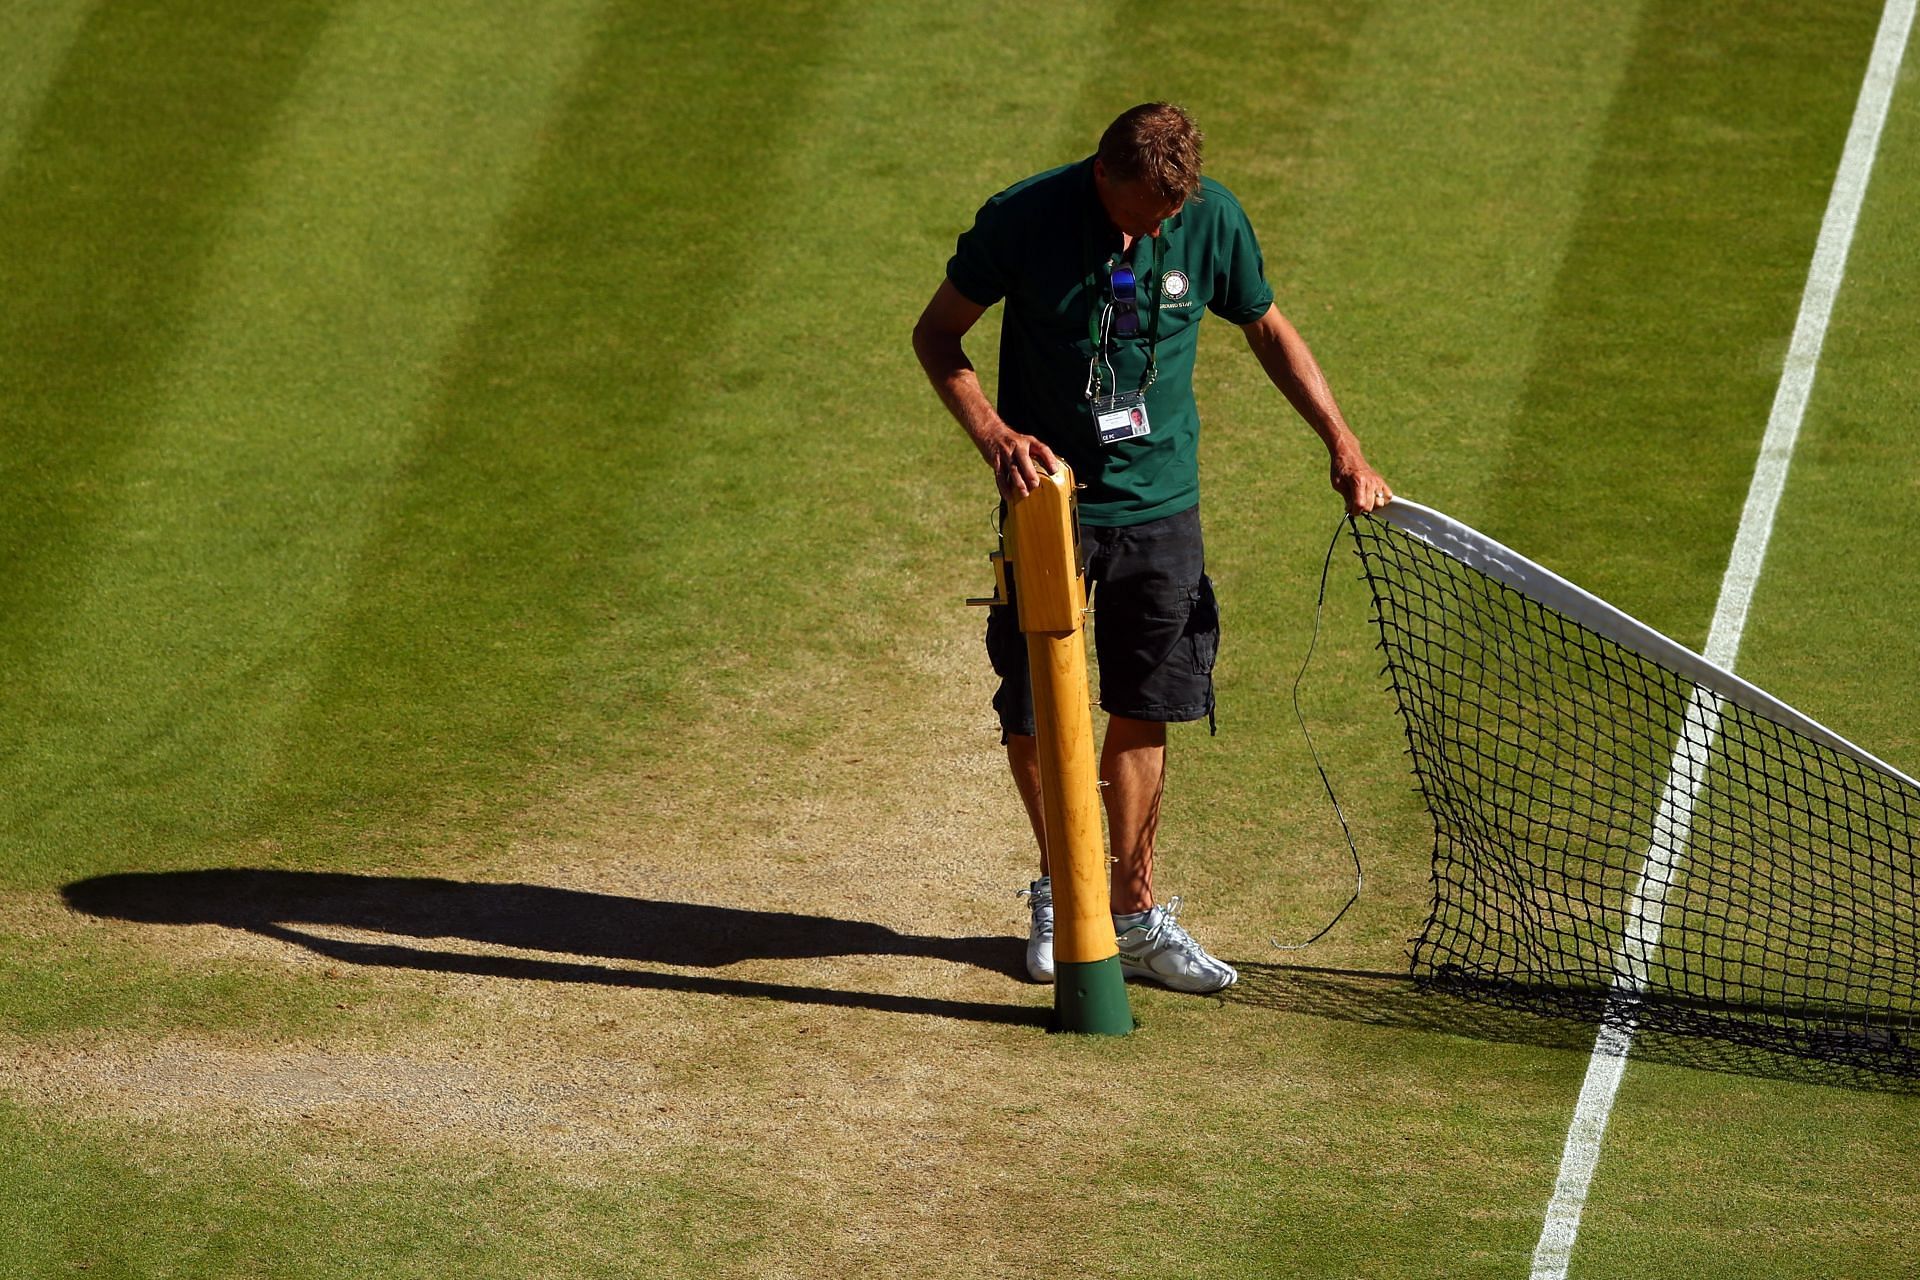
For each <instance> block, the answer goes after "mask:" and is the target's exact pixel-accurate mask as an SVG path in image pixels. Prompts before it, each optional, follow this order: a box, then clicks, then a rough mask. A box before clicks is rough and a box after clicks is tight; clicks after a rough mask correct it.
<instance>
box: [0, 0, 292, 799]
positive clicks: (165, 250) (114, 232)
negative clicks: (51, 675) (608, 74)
mask: <svg viewBox="0 0 1920 1280" xmlns="http://www.w3.org/2000/svg"><path fill="white" fill-rule="evenodd" d="M328 12H329V9H328V6H326V5H324V4H299V3H290V4H286V5H282V6H278V7H276V8H274V9H272V10H262V9H261V8H260V6H258V5H256V4H253V3H249V2H244V0H205V2H202V0H192V2H191V3H184V2H183V3H161V4H153V5H114V4H102V5H99V6H97V7H95V8H94V9H93V10H92V11H91V12H90V13H89V14H88V16H87V20H86V22H85V24H84V25H83V26H82V28H81V30H80V31H79V33H78V34H77V36H75V38H74V39H73V40H72V42H71V44H70V46H69V49H68V52H67V56H66V59H65V62H64V63H63V64H62V65H61V67H60V70H59V73H58V75H56V76H55V77H54V78H53V80H52V83H51V84H50V86H49V87H48V88H47V89H46V91H45V93H44V94H42V95H41V97H40V105H39V111H38V114H37V115H36V116H35V118H34V120H33V124H32V126H31V127H30V128H29V129H28V130H27V132H26V134H25V136H24V138H23V139H22V140H21V142H20V144H19V147H18V151H17V153H16V156H15V160H14V163H13V165H12V166H11V168H10V169H9V170H8V171H7V172H6V174H5V176H4V180H3V181H0V228H4V229H5V232H6V246H5V252H4V254H0V299H4V305H0V404H4V405H5V406H6V410H5V413H6V416H5V418H4V419H3V420H0V489H4V491H5V493H6V495H7V501H6V503H5V505H4V507H0V664H3V665H4V666H5V668H6V669H7V670H8V672H9V673H10V675H11V677H12V678H11V679H10V680H9V681H8V682H6V683H5V684H0V720H4V721H5V722H6V723H8V724H11V725H28V726H31V725H32V724H34V723H35V722H36V720H37V719H38V714H37V713H36V712H35V711H34V710H33V709H32V708H31V707H23V706H22V705H21V704H20V702H19V697H20V694H21V690H22V689H23V688H24V687H25V685H26V683H27V680H28V677H29V673H30V671H31V669H32V665H33V664H34V663H35V662H36V661H37V660H38V659H39V658H40V657H42V656H43V655H44V654H45V653H46V651H47V648H48V641H49V640H50V639H51V638H52V637H53V636H55V635H58V634H60V624H61V622H62V620H63V619H64V618H65V617H66V616H67V615H68V613H69V612H70V607H71V605H72V603H73V601H74V599H75V592H74V589H73V579H74V576H75V575H76V573H78V572H79V567H80V566H81V565H82V564H84V563H85V558H86V550H85V548H86V545H87V538H88V536H89V534H90V531H91V530H92V528H93V527H94V526H95V525H97V524H98V523H99V522H101V521H103V520H106V519H109V518H111V515H112V512H113V504H114V500H115V498H116V497H117V495H116V494H114V493H112V492H110V491H105V490H102V489H101V488H100V486H99V485H98V484H97V482H96V478H97V477H98V476H100V475H101V474H103V473H104V472H106V471H107V470H109V469H110V468H111V467H112V465H113V462H114V460H115V459H116V458H117V457H119V456H120V455H121V454H122V453H123V452H124V451H125V450H126V449H127V448H128V447H129V446H130V445H131V444H132V442H133V441H134V440H136V439H137V438H138V437H139V435H140V433H141V431H142V430H143V429H144V427H145V424H146V421H147V418H148V416H149V415H150V414H151V413H152V412H153V409H154V407H155V398H156V394H157V391H156V385H157V380H158V379H159V377H160V376H161V374H162V372H163V370H164V369H165V367H166V365H167V363H168V361H169V360H171V359H172V358H173V356H174V353H175V351H176V349H177V347H178V345H179V344H180V343H181V342H182V341H184V340H185V338H186V336H187V328H188V325H189V322H190V316H191V312H192V306H193V301H194V297H195V293H196V290H197V289H198V288H199V286H200V276H201V272H202V269H203V267H204V264H205V262H206V260H207V257H208V255H209V253H210V251H211V249H212V246H213V245H214V243H215V241H216V240H217V237H218V234H219V233H218V228H219V226H220V223H221V220H222V218H223V217H224V216H225V214H226V212H227V210H228V208H229V207H230V205H231V203H232V202H233V201H234V200H236V199H238V198H239V197H240V195H241V191H242V184H243V182H244V179H245V175H246V171H247V165H248V164H249V162H250V161H251V160H252V158H253V156H254V154H255V152H256V150H257V149H258V148H259V147H260V146H261V145H262V144H263V143H264V141H265V140H266V138H267V137H268V136H269V135H270V133H271V131H272V128H273V125H274V122H275V121H276V120H277V118H278V114H279V109H280V104H281V102H282V101H283V99H284V98H285V96H286V94H287V92H288V91H289V89H290V88H291V86H292V84H293V81H294V78H295V77H296V75H297V74H298V72H299V69H300V67H301V65H302V64H303V63H304V62H305V61H306V59H307V57H308V56H309V53H310V52H311V49H312V46H313V44H314V42H315V40H317V39H318V36H319V33H320V30H321V28H322V27H323V26H324V25H325V22H326V19H327V16H328ZM23 736H24V735H10V736H9V737H8V739H7V740H6V741H5V742H4V743H0V763H5V762H11V761H13V760H16V759H18V758H19V753H20V751H21V749H22V746H23ZM7 790H9V791H17V790H18V788H7Z"/></svg>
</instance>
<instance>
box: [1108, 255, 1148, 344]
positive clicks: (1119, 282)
mask: <svg viewBox="0 0 1920 1280" xmlns="http://www.w3.org/2000/svg"><path fill="white" fill-rule="evenodd" d="M1107 280H1108V283H1109V284H1111V285H1112V286H1113V332H1114V335H1115V336H1116V337H1121V338H1131V337H1134V336H1136V335H1137V334H1138V333H1139V332H1140V303H1139V298H1138V296H1137V293H1136V290H1135V287H1134V278H1133V268H1132V267H1130V266H1128V265H1127V264H1126V263H1124V262H1116V263H1115V264H1114V265H1113V271H1112V273H1111V274H1110V275H1109V276H1108V277H1107Z"/></svg>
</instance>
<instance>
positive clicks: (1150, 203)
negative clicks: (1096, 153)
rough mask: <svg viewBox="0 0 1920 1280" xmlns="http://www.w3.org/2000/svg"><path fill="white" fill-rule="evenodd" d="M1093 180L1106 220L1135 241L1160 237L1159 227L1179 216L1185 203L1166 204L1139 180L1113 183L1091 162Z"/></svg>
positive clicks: (1103, 170)
mask: <svg viewBox="0 0 1920 1280" xmlns="http://www.w3.org/2000/svg"><path fill="white" fill-rule="evenodd" d="M1093 177H1094V188H1095V190H1097V191H1099V193H1100V203H1101V205H1102V206H1103V207H1105V209H1106V211H1107V218H1108V220H1109V221H1111V222H1112V223H1113V225H1114V226H1116V227H1118V228H1119V229H1120V230H1121V231H1122V232H1123V233H1125V234H1127V235H1130V236H1132V237H1134V238H1135V239H1144V238H1147V237H1151V236H1157V235H1159V234H1160V224H1161V223H1163V222H1165V221H1166V220H1167V219H1168V218H1171V217H1172V216H1173V215H1174V214H1176V213H1178V212H1180V207H1181V205H1182V203H1184V202H1183V201H1179V200H1176V201H1173V202H1172V203H1168V202H1167V199H1166V197H1165V196H1163V195H1161V194H1160V193H1159V192H1158V191H1155V190H1154V189H1153V187H1152V186H1150V185H1149V184H1147V183H1145V182H1142V181H1140V180H1139V179H1134V180H1133V181H1130V182H1115V181H1114V180H1113V179H1111V178H1109V177H1108V176H1107V170H1106V166H1105V165H1103V164H1101V163H1100V162H1099V161H1098V160H1095V161H1094V162H1093Z"/></svg>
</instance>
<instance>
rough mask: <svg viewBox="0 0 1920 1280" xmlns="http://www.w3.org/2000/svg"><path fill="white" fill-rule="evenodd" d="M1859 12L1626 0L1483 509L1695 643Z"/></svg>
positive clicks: (1784, 318) (1833, 135)
mask: <svg viewBox="0 0 1920 1280" xmlns="http://www.w3.org/2000/svg"><path fill="white" fill-rule="evenodd" d="M1877 13H1878V9H1877V7H1876V6H1873V5H1871V4H1867V3H1858V2H1857V3H1853V4H1848V5H1835V6H1825V7H1823V8H1822V9H1821V10H1820V11H1819V12H1817V13H1816V12H1814V11H1812V10H1809V9H1807V8H1806V7H1804V6H1801V5H1796V4H1793V3H1790V2H1789V0H1764V2H1763V3H1761V4H1760V5H1758V6H1757V7H1756V6H1755V5H1753V4H1735V3H1730V2H1728V0H1711V2H1710V3H1708V4H1705V5H1703V4H1701V3H1698V2H1696V0H1650V2H1649V3H1648V4H1647V5H1646V6H1645V8H1644V10H1643V18H1642V22H1641V26H1640V30H1639V31H1638V33H1637V35H1636V44H1635V51H1634V54H1633V58H1632V61H1631V63H1630V65H1629V67H1628V69H1627V73H1626V76H1625V78H1624V80H1623V82H1622V85H1621V89H1620V92H1619V93H1618V94H1617V95H1616V96H1615V99H1614V107H1613V110H1612V111H1611V113H1610V114H1609V117H1608V120H1607V122H1606V125H1605V133H1604V139H1603V142H1602V147H1601V152H1600V155H1599V158H1598V160H1597V162H1596V164H1595V165H1594V166H1593V168H1592V169H1591V171H1590V173H1589V179H1588V186H1587V190H1586V192H1585V195H1584V198H1583V208H1582V213H1581V216H1580V220H1579V224H1578V226H1577V229H1576V232H1575V237H1574V241H1573V244H1572V246H1571V248H1570V251H1569V253H1568V255H1567V257H1566V259H1565V261H1564V262H1563V264H1562V266H1561V270H1560V272H1559V275H1558V278H1557V279H1556V281H1555V294H1554V301H1553V305H1552V307H1551V309H1550V311H1549V313H1548V315H1547V316H1546V319H1545V323H1544V325H1543V327H1542V330H1541V333H1540V337H1539V340H1538V345H1537V348H1536V360H1535V364H1534V367H1533V369H1532V370H1531V371H1530V373H1529V377H1528V385H1527V391H1526V395H1525V397H1524V399H1523V401H1522V403H1521V407H1520V410H1519V412H1518V414H1517V415H1516V417H1515V420H1514V423H1513V428H1512V434H1511V437H1510V445H1509V451H1508V455H1507V457H1506V459H1505V460H1504V463H1503V465H1502V466H1501V468H1500V470H1499V472H1498V475H1499V487H1498V489H1497V491H1496V492H1497V501H1498V504H1499V505H1498V507H1497V508H1495V509H1494V510H1492V511H1490V512H1489V513H1488V520H1487V523H1485V524H1483V525H1482V527H1483V528H1486V529H1487V530H1488V532H1489V533H1491V534H1492V535H1494V536H1496V537H1498V538H1500V540H1501V541H1503V542H1506V543H1507V544H1509V545H1511V546H1514V547H1516V548H1519V549H1520V550H1522V551H1525V552H1526V553H1527V554H1529V555H1531V556H1533V557H1534V558H1535V559H1537V560H1539V561H1540V562H1541V563H1543V564H1545V565H1547V566H1548V567H1549V568H1555V569H1558V570H1560V571H1562V572H1565V573H1567V574H1568V576H1569V577H1571V578H1573V579H1574V580H1576V581H1578V582H1580V583H1581V585H1582V586H1584V587H1586V588H1587V589H1589V590H1591V591H1593V592H1594V593H1595V594H1596V595H1599V596H1601V597H1602V598H1604V599H1607V600H1610V601H1613V602H1614V603H1616V604H1618V605H1620V606H1621V607H1622V608H1624V609H1626V610H1627V612H1629V613H1631V614H1633V615H1634V616H1635V617H1638V618H1641V619H1643V620H1645V621H1646V622H1648V623H1649V624H1650V625H1652V626H1654V627H1655V628H1657V629H1658V630H1661V631H1664V632H1666V633H1667V634H1669V635H1672V636H1675V637H1676V638H1678V639H1680V640H1681V641H1682V642H1684V643H1687V644H1689V645H1691V646H1693V647H1696V648H1697V647H1699V645H1700V643H1701V642H1702V640H1703V638H1704V636H1705V632H1706V626H1707V622H1708V616H1709V609H1708V607H1707V603H1706V602H1707V601H1708V600H1709V599H1710V598H1711V597H1710V584H1712V583H1716V582H1718V581H1719V578H1720V575H1721V573H1722V572H1723V570H1724V569H1725V566H1726V552H1727V548H1728V546H1729V545H1730V544H1731V542H1732V539H1733V536H1734V530H1735V526H1736V525H1737V523H1738V515H1739V510H1740V503H1741V497H1742V495H1743V494H1744V493H1745V491H1746V488H1747V484H1748V480H1749V478H1750V476H1751V474H1752V465H1753V458H1754V450H1755V445H1756V441H1755V439H1754V437H1753V435H1752V432H1751V424H1753V423H1755V422H1764V421H1765V420H1766V416H1767V405H1768V403H1769V402H1770V401H1771V399H1772V396H1773V393H1774V387H1775V384H1776V382H1777V380H1778V376H1779V371H1780V360H1781V355H1782V353H1783V351H1784V349H1785V346H1786V342H1787V338H1788V334H1789V332H1790V330H1791V326H1792V318H1793V314H1794V307H1795V305H1796V303H1797V300H1798V296H1799V290H1800V287H1801V285H1802V284H1803V283H1804V280H1805V272H1806V261H1807V246H1808V245H1810V244H1811V243H1812V242H1813V240H1814V238H1815V236H1816V235H1817V232H1818V228H1819V223H1820V211H1821V208H1822V202H1823V200H1824V198H1825V191H1826V185H1825V180H1824V175H1827V174H1830V173H1831V172H1832V170H1833V166H1834V164H1835V163H1836V162H1837V161H1838V158H1839V152H1840V143H1841V140H1842V139H1843V138H1844V136H1845V132H1846V120H1847V118H1848V116H1849V114H1850V113H1851V111H1852V106H1853V91H1854V87H1855V86H1854V84H1853V83H1852V81H1851V77H1850V75H1849V76H1847V77H1842V76H1837V75H1835V74H1834V71H1835V68H1838V67H1843V66H1844V67H1849V68H1852V67H1857V66H1858V65H1859V56H1860V54H1859V51H1860V50H1861V49H1864V48H1866V47H1868V46H1869V45H1870V43H1871V40H1872V31H1873V24H1874V21H1875V18H1876V15H1877ZM1816 175H1819V176H1820V178H1819V180H1818V181H1816V180H1815V177H1816ZM1416 496H1417V495H1416Z"/></svg>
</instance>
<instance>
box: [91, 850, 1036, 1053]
mask: <svg viewBox="0 0 1920 1280" xmlns="http://www.w3.org/2000/svg"><path fill="white" fill-rule="evenodd" d="M61 894H62V896H63V897H64V898H65V899H66V902H67V905H68V906H70V907H72V908H73V909H74V910H75V911H79V912H82V913H84V914H86V915H91V916H98V917H101V918H104V919H112V920H131V921H136V922H139V923H143V924H172V925H188V924H203V925H205V924H210V925H222V926H225V927H226V928H230V929H244V930H246V931H247V932H249V933H254V934H258V935H260V936H261V937H267V938H276V939H279V940H280V941H283V942H289V943H292V944H294V945H296V946H301V947H305V948H306V949H308V950H309V951H313V952H316V953H318V954H320V955H323V956H327V957H329V958H331V959H334V960H338V961H341V962H343V963H348V964H365V965H380V966H385V967H389V968H403V969H419V970H424V971H428V972H433V973H466V974H476V975H482V976H488V977H501V978H520V979H535V980H539V981H545V982H580V983H594V984H598V985H601V986H612V987H635V988H643V989H647V990H659V991H687V992H695V993H700V994H707V995H726V996H747V997H753V998H759V999H768V1000H782V1001H787V1002H790V1003H794V1004H810V1005H825V1006H831V1007H839V1008H857V1009H877V1010H881V1011H884V1012H888V1013H916V1014H926V1015H933V1016H937V1017H946V1018H967V1019H972V1020H974V1021H980V1022H997V1023H1011V1024H1015V1025H1033V1026H1044V1025H1046V1022H1047V1018H1048V1012H1049V1011H1048V1009H1047V1008H1045V1007H1041V1006H1037V1005H1036V1006H1032V1007H1029V1006H1026V1005H1016V1004H995V1003H989V1002H983V1001H967V1000H942V999H933V998H928V997H924V996H910V995H892V994H888V993H884V992H868V991H847V990H841V989H838V988H832V987H814V986H804V985H789V984H784V983H773V982H758V981H747V980H741V979H733V978H723V977H710V976H706V975H696V974H683V973H664V972H658V971H654V970H650V969H642V968H629V967H626V966H628V965H662V966H668V967H671V968H680V969H687V968H692V969H719V968H723V967H725V966H727V965H731V964H736V963H738V962H740V961H743V960H810V959H821V958H825V957H828V956H898V957H902V958H912V959H932V960H944V961H947V962H949V963H953V964H964V965H972V966H974V967H975V968H980V969H985V970H987V971H989V972H992V973H998V974H1004V975H1006V976H1009V977H1015V978H1018V977H1020V976H1021V973H1020V971H1019V969H1018V968H1017V966H1016V960H1017V958H1018V953H1019V947H1018V945H1017V943H1016V941H1015V940H1014V939H1012V938H1010V937H961V938H943V937H934V936H926V935H919V934H906V933H899V932H896V931H895V930H892V929H889V928H886V927H884V926H882V925H877V924H871V923H868V922H866V921H860V920H838V919H834V918H832V917H829V916H811V915H800V914H796V913H792V912H785V911H745V910H740V909H737V908H733V907H711V906H702V905H699V904H696V903H686V902H666V901H658V900H652V899H645V898H623V897H617V896H614V895H611V894H604V893H588V892H583V891H580V890H575V889H555V888H549V887H546V886H543V885H529V884H474V883H469V882H464V881H458V880H434V879H419V878H403V877H390V876H366V875H345V874H336V873H324V872H310V871H267V870H257V869H249V868H231V869H220V870H208V871H170V872H134V873H128V874H124V875H110V876H98V877H95V878H94V879H90V880H79V881H75V882H74V883H72V884H70V885H67V886H66V887H65V888H64V889H63V890H62V891H61ZM316 926H319V927H333V928H347V929H354V930H358V931H361V932H366V933H376V934H384V935H387V936H388V937H389V938H393V939H406V940H407V941H384V940H383V941H378V942H362V941H352V940H346V939H341V938H333V937H328V936H327V935H326V934H324V933H316V932H313V929H314V927H316ZM436 939H460V940H463V941H466V942H475V943H483V944H490V945H493V946H500V947H512V948H515V949H517V950H520V951H537V952H549V953H552V954H553V955H555V956H556V957H568V958H555V959H545V958H533V957H525V956H502V955H484V954H474V953H472V952H467V951H461V950H445V949H438V948H434V947H432V946H428V945H419V944H422V943H431V942H432V941H434V940H436ZM582 957H584V959H583V958H582ZM596 961H611V962H614V963H610V964H603V963H596Z"/></svg>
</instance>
